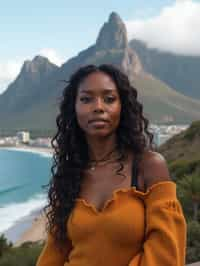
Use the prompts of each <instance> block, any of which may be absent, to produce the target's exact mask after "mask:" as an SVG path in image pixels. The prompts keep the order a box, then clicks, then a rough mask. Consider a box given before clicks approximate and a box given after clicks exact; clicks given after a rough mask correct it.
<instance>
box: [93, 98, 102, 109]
mask: <svg viewBox="0 0 200 266" xmlns="http://www.w3.org/2000/svg"><path fill="white" fill-rule="evenodd" d="M94 112H104V103H103V102H102V100H101V99H100V98H97V100H96V101H95V105H94Z"/></svg>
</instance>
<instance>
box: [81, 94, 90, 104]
mask: <svg viewBox="0 0 200 266" xmlns="http://www.w3.org/2000/svg"><path fill="white" fill-rule="evenodd" d="M90 99H91V97H87V96H84V97H81V98H80V101H81V102H84V103H87V102H89V101H90Z"/></svg>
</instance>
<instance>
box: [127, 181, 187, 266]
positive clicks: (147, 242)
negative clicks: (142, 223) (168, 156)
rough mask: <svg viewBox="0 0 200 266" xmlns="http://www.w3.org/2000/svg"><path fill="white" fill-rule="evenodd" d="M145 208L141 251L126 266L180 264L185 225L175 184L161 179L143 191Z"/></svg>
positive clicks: (178, 265)
mask: <svg viewBox="0 0 200 266" xmlns="http://www.w3.org/2000/svg"><path fill="white" fill-rule="evenodd" d="M143 200H144V205H145V209H146V227H145V239H144V243H143V248H142V250H141V251H140V252H139V253H138V254H136V256H134V257H133V258H132V259H131V261H130V262H129V264H128V266H161V265H163V266H184V265H185V254H186V236H187V233H186V231H187V229H186V228H187V224H186V220H185V217H184V215H183V210H182V206H181V204H180V202H179V201H178V199H177V197H176V183H174V182H173V181H161V182H158V183H155V184H153V185H152V186H151V187H150V188H149V189H148V190H147V192H146V193H144V194H143Z"/></svg>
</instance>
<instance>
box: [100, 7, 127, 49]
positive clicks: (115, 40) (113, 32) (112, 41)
mask: <svg viewBox="0 0 200 266" xmlns="http://www.w3.org/2000/svg"><path fill="white" fill-rule="evenodd" d="M127 46H128V40H127V32H126V27H125V25H124V23H123V21H122V19H121V18H120V16H119V15H118V14H117V13H116V12H112V13H111V14H110V16H109V19H108V22H106V23H104V25H103V26H102V28H101V30H100V32H99V35H98V38H97V41H96V49H97V50H104V49H106V50H107V49H125V48H126V47H127Z"/></svg>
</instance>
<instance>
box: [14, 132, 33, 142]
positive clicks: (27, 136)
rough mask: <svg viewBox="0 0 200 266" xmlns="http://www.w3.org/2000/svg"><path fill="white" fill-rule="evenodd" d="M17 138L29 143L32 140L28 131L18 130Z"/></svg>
mask: <svg viewBox="0 0 200 266" xmlns="http://www.w3.org/2000/svg"><path fill="white" fill-rule="evenodd" d="M17 138H18V140H19V141H20V142H22V143H29V141H30V134H29V132H28V131H18V132H17Z"/></svg>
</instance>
